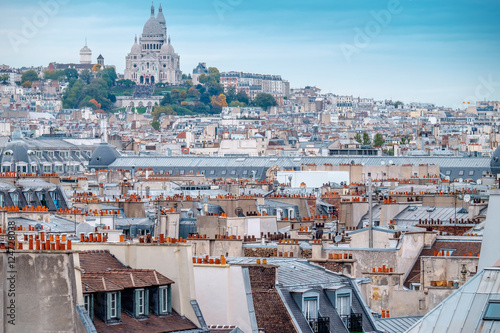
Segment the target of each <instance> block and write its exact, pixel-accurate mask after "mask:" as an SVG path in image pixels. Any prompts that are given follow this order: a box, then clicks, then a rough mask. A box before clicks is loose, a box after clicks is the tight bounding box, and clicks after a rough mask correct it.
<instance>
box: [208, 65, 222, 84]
mask: <svg viewBox="0 0 500 333" xmlns="http://www.w3.org/2000/svg"><path fill="white" fill-rule="evenodd" d="M208 72H209V73H210V81H215V82H217V83H220V72H219V69H218V68H217V67H208Z"/></svg>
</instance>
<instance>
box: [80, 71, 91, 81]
mask: <svg viewBox="0 0 500 333" xmlns="http://www.w3.org/2000/svg"><path fill="white" fill-rule="evenodd" d="M80 79H82V81H83V82H84V83H85V84H89V83H90V80H91V79H92V73H90V71H89V70H88V69H85V70H83V71H82V72H81V73H80Z"/></svg>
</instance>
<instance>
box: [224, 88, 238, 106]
mask: <svg viewBox="0 0 500 333" xmlns="http://www.w3.org/2000/svg"><path fill="white" fill-rule="evenodd" d="M225 95H226V100H227V102H228V103H231V102H232V101H236V100H237V99H236V87H234V86H229V87H228V88H227V89H226V94H225Z"/></svg>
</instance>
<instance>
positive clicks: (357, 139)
mask: <svg viewBox="0 0 500 333" xmlns="http://www.w3.org/2000/svg"><path fill="white" fill-rule="evenodd" d="M354 141H356V142H357V143H361V142H363V138H362V137H361V134H359V132H358V133H356V135H354Z"/></svg>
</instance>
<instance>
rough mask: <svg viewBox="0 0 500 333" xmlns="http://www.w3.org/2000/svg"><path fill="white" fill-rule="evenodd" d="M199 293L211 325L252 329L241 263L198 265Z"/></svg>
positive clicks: (204, 314) (197, 292) (196, 269)
mask: <svg viewBox="0 0 500 333" xmlns="http://www.w3.org/2000/svg"><path fill="white" fill-rule="evenodd" d="M194 280H195V286H196V294H197V295H198V296H197V299H198V304H199V305H200V308H201V312H202V313H203V316H204V318H205V321H206V322H207V324H208V325H235V326H238V327H239V328H240V329H241V330H242V331H243V332H252V326H251V323H250V314H249V310H248V303H247V296H246V292H245V285H244V280H243V273H242V267H241V266H211V265H194Z"/></svg>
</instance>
